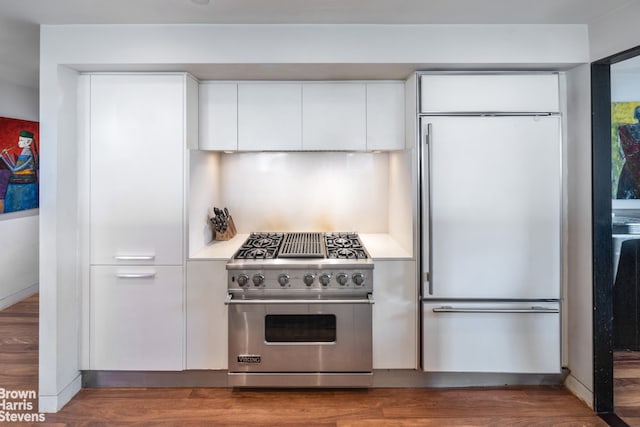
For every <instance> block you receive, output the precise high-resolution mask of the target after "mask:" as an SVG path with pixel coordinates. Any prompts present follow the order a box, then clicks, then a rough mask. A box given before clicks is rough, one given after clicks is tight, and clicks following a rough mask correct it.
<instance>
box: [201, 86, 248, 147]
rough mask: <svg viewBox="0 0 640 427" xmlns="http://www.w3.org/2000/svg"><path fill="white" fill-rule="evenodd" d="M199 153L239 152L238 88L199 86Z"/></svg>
mask: <svg viewBox="0 0 640 427" xmlns="http://www.w3.org/2000/svg"><path fill="white" fill-rule="evenodd" d="M199 106H200V111H199V117H200V138H199V139H200V141H199V147H200V149H201V150H220V151H224V150H233V151H235V150H237V149H238V85H237V84H236V83H213V82H204V83H200V96H199Z"/></svg>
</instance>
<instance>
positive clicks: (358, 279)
mask: <svg viewBox="0 0 640 427" xmlns="http://www.w3.org/2000/svg"><path fill="white" fill-rule="evenodd" d="M351 280H353V283H355V284H356V286H362V284H363V283H364V274H362V273H353V276H351Z"/></svg>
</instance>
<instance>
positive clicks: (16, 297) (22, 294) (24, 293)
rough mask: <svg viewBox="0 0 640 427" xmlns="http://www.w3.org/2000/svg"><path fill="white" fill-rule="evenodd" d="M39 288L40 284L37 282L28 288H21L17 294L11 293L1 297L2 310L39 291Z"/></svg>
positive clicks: (0, 306) (0, 305)
mask: <svg viewBox="0 0 640 427" xmlns="http://www.w3.org/2000/svg"><path fill="white" fill-rule="evenodd" d="M38 289H39V285H38V283H36V284H35V285H31V286H29V287H28V288H25V289H21V290H19V291H18V292H16V293H15V294H11V295H8V296H6V297H4V298H2V299H0V310H4V309H5V308H7V307H10V306H12V305H13V304H16V303H18V302H20V301H22V300H23V299H25V298H26V297H30V296H31V295H33V294H35V293H37V292H38Z"/></svg>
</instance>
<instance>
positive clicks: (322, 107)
mask: <svg viewBox="0 0 640 427" xmlns="http://www.w3.org/2000/svg"><path fill="white" fill-rule="evenodd" d="M366 109H367V105H366V84H365V83H347V82H336V83H303V85H302V123H303V126H302V147H303V149H304V150H358V151H364V150H366V149H367V138H366V134H367V113H366Z"/></svg>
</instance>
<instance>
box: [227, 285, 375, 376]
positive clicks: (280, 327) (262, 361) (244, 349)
mask: <svg viewBox="0 0 640 427" xmlns="http://www.w3.org/2000/svg"><path fill="white" fill-rule="evenodd" d="M372 303H373V301H372V300H371V299H370V298H366V297H361V298H357V299H336V300H320V299H319V300H296V299H290V300H288V299H278V300H268V299H264V300H256V299H251V300H246V299H237V300H236V299H233V298H232V297H231V296H229V297H228V298H227V304H228V305H229V311H228V312H229V372H230V373H232V372H247V373H248V372H251V373H267V372H272V373H273V372H278V373H304V372H314V373H323V372H326V373H340V372H350V373H357V372H362V373H364V372H371V371H372V338H371V323H372V318H371V315H372V307H371V304H372Z"/></svg>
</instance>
